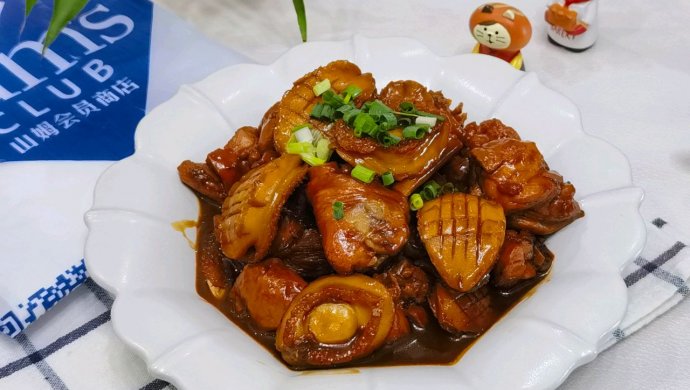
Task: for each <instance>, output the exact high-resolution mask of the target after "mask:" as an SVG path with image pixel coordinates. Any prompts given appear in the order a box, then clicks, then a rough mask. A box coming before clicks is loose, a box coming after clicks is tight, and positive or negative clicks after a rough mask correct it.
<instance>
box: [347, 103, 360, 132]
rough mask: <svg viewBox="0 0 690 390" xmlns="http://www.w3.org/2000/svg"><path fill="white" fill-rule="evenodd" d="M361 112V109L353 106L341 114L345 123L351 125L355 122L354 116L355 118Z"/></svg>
mask: <svg viewBox="0 0 690 390" xmlns="http://www.w3.org/2000/svg"><path fill="white" fill-rule="evenodd" d="M343 107H345V106H343ZM361 112H362V110H360V109H359V108H353V109H351V110H348V111H347V112H345V113H344V114H343V120H344V121H345V123H347V124H348V126H350V127H353V126H354V123H355V122H354V121H355V118H357V115H359V113H361Z"/></svg>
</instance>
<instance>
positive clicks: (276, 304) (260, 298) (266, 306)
mask: <svg viewBox="0 0 690 390" xmlns="http://www.w3.org/2000/svg"><path fill="white" fill-rule="evenodd" d="M305 287H307V282H305V281H304V279H302V278H301V277H300V276H299V275H298V274H297V273H296V272H295V271H293V270H292V269H290V268H288V267H287V266H285V264H283V263H282V262H281V261H280V260H279V259H268V260H264V261H262V262H260V263H254V264H249V265H247V266H246V267H244V270H243V271H242V273H241V274H240V276H239V277H238V278H237V280H236V281H235V285H234V286H233V287H232V290H231V294H232V296H233V298H234V299H233V300H234V302H235V310H237V312H238V313H244V312H246V313H248V314H249V316H250V317H251V319H252V321H253V322H254V323H255V324H256V325H257V326H258V327H260V328H261V329H263V330H275V329H277V328H278V326H279V325H280V320H281V319H282V318H283V314H285V312H286V311H287V309H288V306H290V303H291V302H292V300H293V299H294V298H295V297H296V296H297V294H299V293H300V292H301V291H302V290H303V289H304V288H305Z"/></svg>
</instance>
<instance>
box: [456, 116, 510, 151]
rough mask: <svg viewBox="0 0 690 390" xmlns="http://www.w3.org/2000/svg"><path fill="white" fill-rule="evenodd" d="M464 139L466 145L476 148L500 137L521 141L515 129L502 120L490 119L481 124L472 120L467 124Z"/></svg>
mask: <svg viewBox="0 0 690 390" xmlns="http://www.w3.org/2000/svg"><path fill="white" fill-rule="evenodd" d="M462 139H463V142H464V143H465V146H467V147H468V148H470V149H474V148H478V147H480V146H484V144H486V143H489V142H491V141H495V140H498V139H516V140H518V141H519V140H520V136H519V135H518V133H517V131H515V129H513V128H512V127H509V126H506V125H505V124H503V122H501V121H500V120H498V119H489V120H485V121H484V122H482V123H480V124H477V123H476V122H472V123H470V124H468V125H467V126H465V129H464V131H463V137H462Z"/></svg>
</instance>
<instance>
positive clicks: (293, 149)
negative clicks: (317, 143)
mask: <svg viewBox="0 0 690 390" xmlns="http://www.w3.org/2000/svg"><path fill="white" fill-rule="evenodd" d="M285 149H286V151H287V152H288V154H302V153H312V154H313V153H314V145H312V144H311V143H310V142H289V143H288V144H287V146H286V147H285Z"/></svg>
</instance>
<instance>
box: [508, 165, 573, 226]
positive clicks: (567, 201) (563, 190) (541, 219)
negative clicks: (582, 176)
mask: <svg viewBox="0 0 690 390" xmlns="http://www.w3.org/2000/svg"><path fill="white" fill-rule="evenodd" d="M574 197H575V187H574V186H573V185H572V184H570V183H563V179H562V178H561V179H560V180H559V181H558V190H557V194H556V196H555V197H553V199H551V200H550V201H549V202H547V203H544V204H543V205H540V206H537V207H534V208H532V209H529V210H525V211H522V212H519V213H516V214H513V215H510V216H508V226H510V227H512V228H514V229H524V230H528V231H530V232H532V233H534V234H539V235H548V234H553V233H555V232H557V231H559V230H561V229H563V228H564V227H565V226H567V225H568V224H570V223H571V222H573V221H574V220H576V219H578V218H582V217H583V216H584V215H585V212H584V211H582V209H581V208H580V205H579V204H578V203H577V201H576V200H575V198H574Z"/></svg>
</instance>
